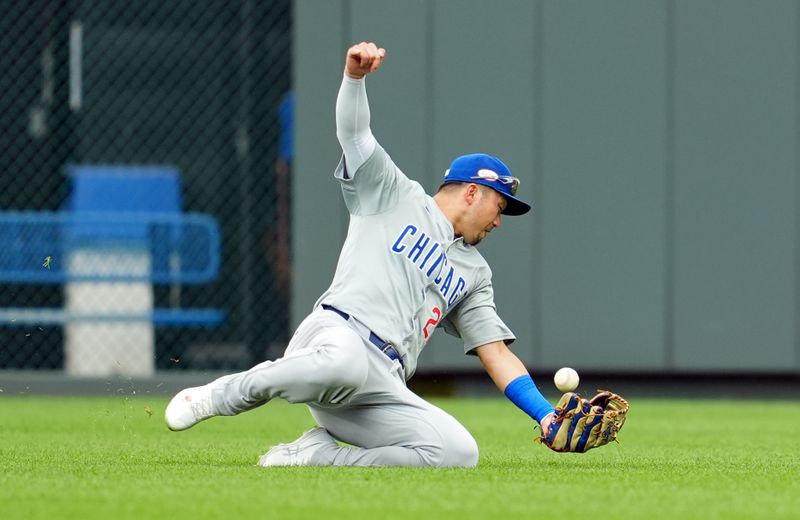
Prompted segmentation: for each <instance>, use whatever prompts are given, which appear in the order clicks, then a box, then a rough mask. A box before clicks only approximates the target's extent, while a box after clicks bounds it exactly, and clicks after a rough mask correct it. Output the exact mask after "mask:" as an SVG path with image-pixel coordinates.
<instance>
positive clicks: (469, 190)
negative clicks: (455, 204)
mask: <svg viewBox="0 0 800 520" xmlns="http://www.w3.org/2000/svg"><path fill="white" fill-rule="evenodd" d="M479 191H480V189H479V188H478V185H477V184H472V183H469V184H467V187H466V189H465V190H464V201H465V202H466V203H467V205H469V206H472V205H473V204H474V203H475V201H477V200H478V198H479V195H478V192H479Z"/></svg>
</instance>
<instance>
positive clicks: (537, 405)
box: [503, 374, 555, 424]
mask: <svg viewBox="0 0 800 520" xmlns="http://www.w3.org/2000/svg"><path fill="white" fill-rule="evenodd" d="M503 393H504V394H506V397H508V398H509V400H511V402H512V403H514V404H515V405H517V406H518V407H519V408H520V409H521V410H522V411H523V412H525V413H526V414H528V415H530V416H531V417H533V418H534V419H536V422H538V423H540V424H541V422H542V419H544V418H545V417H546V416H547V414H549V413H550V412H552V411H554V410H555V408H553V405H551V404H550V403H548V402H547V400H546V399H545V398H544V396H543V395H542V393H541V392H540V391H539V389H538V388H537V387H536V383H534V382H533V379H532V378H531V376H529V375H527V374H525V375H524V376H519V377H518V378H516V379H515V380H513V381H511V382H510V383H509V384H508V386H507V387H506V389H505V390H504V391H503Z"/></svg>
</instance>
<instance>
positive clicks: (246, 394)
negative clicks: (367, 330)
mask: <svg viewBox="0 0 800 520" xmlns="http://www.w3.org/2000/svg"><path fill="white" fill-rule="evenodd" d="M367 352H368V350H367V348H365V346H364V342H363V340H362V338H361V337H360V336H359V335H358V334H357V333H356V332H355V331H354V330H353V329H352V328H351V327H350V326H348V325H347V324H346V322H344V321H343V320H342V319H341V318H340V317H339V316H337V315H336V314H334V313H331V312H328V311H323V310H320V311H317V312H314V313H313V314H311V316H309V317H308V318H306V320H305V321H304V322H303V323H302V324H301V325H300V327H299V328H298V329H297V332H296V333H295V335H294V337H292V340H291V341H290V343H289V346H288V347H287V349H286V354H285V355H284V357H282V358H280V359H277V360H275V361H266V362H264V363H261V364H259V365H256V366H255V367H253V368H251V369H250V370H247V371H245V372H239V373H237V374H231V375H227V376H223V377H221V378H219V379H217V380H215V381H212V382H211V383H209V384H207V385H204V386H201V387H195V388H187V389H185V390H183V391H181V392H179V393H178V394H177V395H176V396H175V397H174V398H173V399H172V401H171V402H170V404H169V405H168V406H167V410H166V412H165V414H164V415H165V419H166V422H167V426H168V427H169V428H170V429H171V430H175V431H179V430H185V429H187V428H190V427H191V426H193V425H195V424H197V423H198V422H200V421H202V420H205V419H208V418H210V417H214V416H217V415H235V414H238V413H241V412H244V411H247V410H252V409H253V408H257V407H259V406H261V405H263V404H265V403H267V402H269V401H270V400H271V399H274V398H276V397H279V398H282V399H285V400H286V401H289V402H290V403H308V402H318V403H327V404H339V403H343V402H346V401H347V400H348V399H349V398H350V397H351V396H352V395H353V393H354V392H355V391H356V390H357V389H358V388H360V387H361V385H362V384H363V383H364V381H365V380H366V378H367V370H368V363H367Z"/></svg>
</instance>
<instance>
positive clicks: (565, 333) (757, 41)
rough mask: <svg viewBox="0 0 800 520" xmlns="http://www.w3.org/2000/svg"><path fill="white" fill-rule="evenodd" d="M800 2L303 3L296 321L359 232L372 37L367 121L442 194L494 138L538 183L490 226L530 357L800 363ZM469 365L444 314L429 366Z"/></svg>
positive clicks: (674, 366)
mask: <svg viewBox="0 0 800 520" xmlns="http://www.w3.org/2000/svg"><path fill="white" fill-rule="evenodd" d="M501 7H502V8H501ZM799 16H800V8H798V2H796V1H791V0H784V1H777V0H775V1H773V0H770V1H767V2H758V3H756V2H748V1H737V2H721V1H718V0H713V1H712V0H706V1H695V0H692V1H665V0H661V1H650V2H642V1H639V0H616V1H608V2H602V3H598V2H593V1H588V0H587V1H581V2H577V1H576V2H557V1H538V2H533V1H526V0H518V1H504V2H500V3H492V4H490V3H488V2H484V1H480V0H437V1H433V2H396V1H391V0H337V1H331V2H321V1H316V0H297V1H296V7H295V27H296V34H295V41H296V45H297V52H296V54H295V74H296V77H295V85H296V91H297V100H298V110H297V119H298V120H297V130H296V131H297V141H296V142H297V165H296V168H295V176H294V183H295V184H294V193H295V205H294V219H295V232H294V235H293V236H294V237H295V247H294V254H295V285H294V291H295V298H294V303H293V316H294V322H295V323H298V322H299V321H300V320H301V319H302V318H303V317H304V316H305V314H307V312H308V311H309V310H310V308H311V304H312V303H313V301H314V300H315V299H316V298H317V296H318V295H319V294H320V292H321V291H322V290H324V289H325V287H326V286H327V285H328V283H329V281H330V278H331V275H332V273H333V269H334V267H335V263H336V258H337V255H338V251H339V247H340V245H341V243H342V241H343V240H344V233H345V231H346V225H347V218H346V211H345V209H344V206H343V204H342V203H341V196H340V193H339V189H338V186H337V185H336V183H335V181H333V180H332V178H331V176H330V174H331V172H332V170H333V168H334V166H335V165H336V162H337V161H338V158H339V153H340V151H339V148H338V145H337V143H336V136H335V128H334V119H333V113H334V102H335V97H336V91H337V89H338V85H339V82H340V79H341V73H342V66H343V60H344V52H345V49H346V48H347V46H348V45H350V44H351V43H354V42H357V41H360V40H375V41H377V42H379V43H381V44H382V45H384V46H386V47H387V48H388V49H389V59H388V61H387V63H386V65H385V67H384V68H383V69H382V70H381V72H380V73H379V74H376V75H375V76H372V77H370V78H368V92H369V96H370V105H371V108H372V114H373V124H372V128H373V131H374V133H375V135H376V136H377V138H378V139H379V141H380V142H381V143H382V144H383V145H384V146H385V148H386V149H387V150H388V151H389V153H390V154H391V155H392V157H393V158H394V159H395V161H396V163H397V164H398V165H399V166H400V167H401V168H402V169H403V170H404V171H405V172H406V174H407V175H409V176H410V177H412V178H414V179H416V180H418V181H419V182H421V183H422V184H423V186H425V187H426V188H427V189H428V190H429V191H431V192H432V191H433V190H434V189H435V188H436V186H437V185H438V181H439V179H440V178H441V175H442V173H443V170H444V169H445V168H446V167H447V165H448V163H449V162H450V160H452V158H453V157H454V156H455V155H458V154H461V153H466V152H470V151H479V150H480V151H486V152H489V153H494V154H497V155H499V156H501V157H502V158H503V159H504V160H505V161H506V162H507V163H508V164H509V166H510V167H511V168H512V171H514V173H515V174H516V175H518V176H519V177H521V178H522V179H523V184H522V188H521V192H522V193H523V194H524V195H525V196H527V197H530V198H532V199H533V203H534V212H533V214H532V215H531V216H526V217H522V218H516V219H515V218H506V219H504V221H503V227H502V228H501V229H500V230H498V232H497V233H496V234H493V235H492V236H490V237H489V238H488V239H487V241H486V242H485V243H484V244H482V245H481V250H482V252H483V254H484V256H486V257H487V259H488V260H489V262H490V264H491V265H492V267H493V271H494V281H495V292H496V296H497V298H496V300H497V305H498V308H499V310H500V312H501V315H502V316H503V318H504V319H505V320H506V321H507V322H508V324H509V325H510V326H511V327H512V329H513V330H514V331H515V332H516V333H517V335H518V337H519V341H518V342H517V344H516V345H515V350H516V352H517V353H518V354H519V355H520V357H522V359H523V360H524V361H525V362H526V364H528V365H529V366H530V367H531V368H535V369H551V368H556V367H558V366H562V365H574V366H575V367H576V368H578V369H579V370H581V369H583V370H588V369H612V370H621V371H636V370H681V371H685V370H717V369H719V370H731V369H733V370H781V371H786V370H794V371H797V370H800V355H798V346H797V339H796V337H797V332H796V329H797V321H798V317H797V314H798V302H797V293H798V291H797V284H798V277H797V273H796V267H795V264H796V261H795V258H796V256H797V255H796V248H797V240H796V235H797V227H796V220H797V218H796V209H795V208H796V206H797V202H798V193H797V191H798V185H797V182H796V181H795V179H796V177H797V173H798V172H797V159H796V157H797V149H798V141H797V113H798V109H797V99H798V82H797V74H798V70H797V69H798V26H797V24H798V17H799ZM623 358H624V359H626V362H625V364H624V366H620V365H618V364H616V363H613V364H612V362H611V361H609V360H610V359H623ZM477 366H478V364H477V362H476V361H475V360H474V359H471V358H467V357H465V356H463V355H462V354H461V348H460V345H459V344H458V342H456V341H454V340H450V339H448V338H446V337H445V336H444V335H443V334H442V333H438V334H436V335H435V336H434V339H433V340H432V342H431V344H430V345H429V349H426V352H425V353H424V354H423V359H422V360H421V368H420V370H426V369H449V368H461V367H469V368H475V367H477Z"/></svg>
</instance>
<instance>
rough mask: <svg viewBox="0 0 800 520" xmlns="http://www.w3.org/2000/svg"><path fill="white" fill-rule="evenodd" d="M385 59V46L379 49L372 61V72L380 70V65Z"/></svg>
mask: <svg viewBox="0 0 800 520" xmlns="http://www.w3.org/2000/svg"><path fill="white" fill-rule="evenodd" d="M385 59H386V49H384V48H379V49H377V54H376V56H375V59H374V60H373V62H372V68H370V72H375V71H376V70H378V67H380V66H381V65H382V64H383V60H385Z"/></svg>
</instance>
